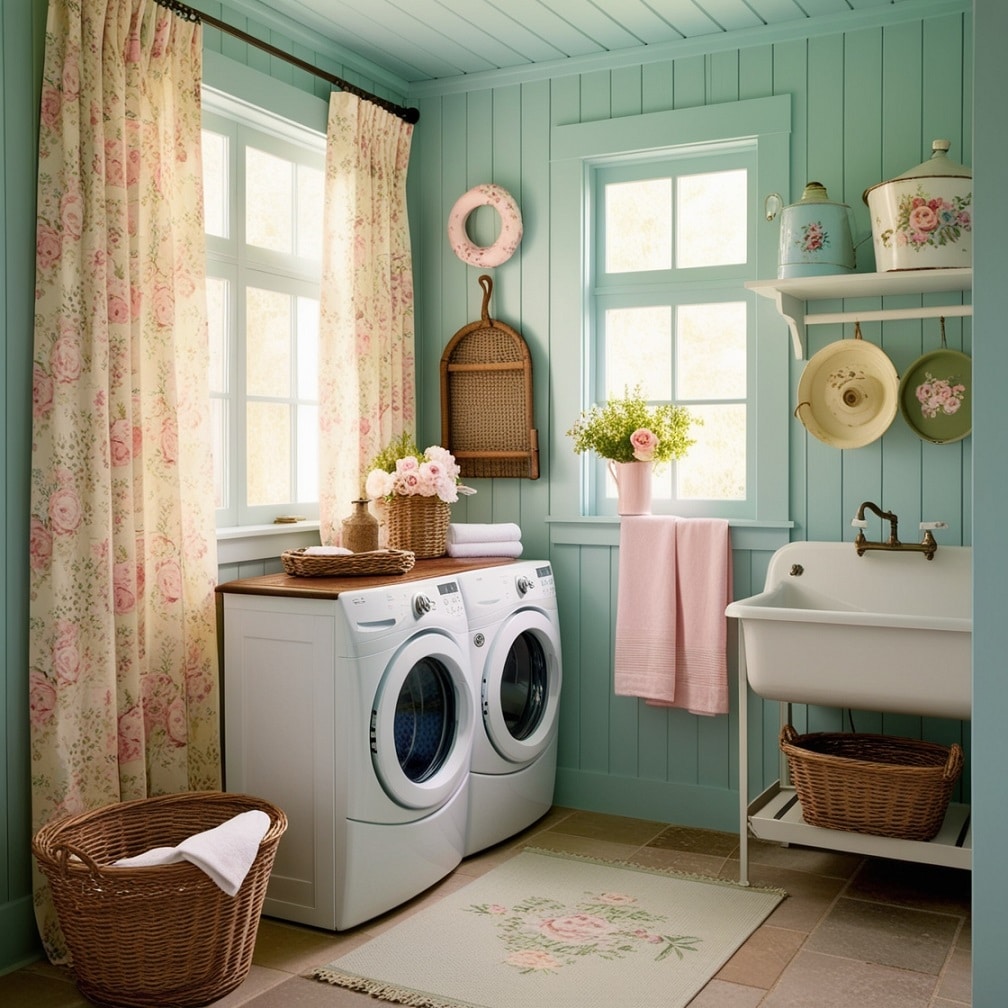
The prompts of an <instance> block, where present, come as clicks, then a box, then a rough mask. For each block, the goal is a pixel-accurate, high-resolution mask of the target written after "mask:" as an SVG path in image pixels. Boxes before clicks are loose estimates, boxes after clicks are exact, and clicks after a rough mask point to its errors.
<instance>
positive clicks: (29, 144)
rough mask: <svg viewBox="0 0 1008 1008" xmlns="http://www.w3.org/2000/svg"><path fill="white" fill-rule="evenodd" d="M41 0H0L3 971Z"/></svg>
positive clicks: (24, 919) (13, 819)
mask: <svg viewBox="0 0 1008 1008" xmlns="http://www.w3.org/2000/svg"><path fill="white" fill-rule="evenodd" d="M45 15H46V3H45V0H30V2H20V3H3V4H0V91H2V93H3V101H2V102H0V227H2V231H3V241H2V243H0V319H2V326H3V329H2V333H0V337H2V339H3V357H2V360H3V411H4V436H3V438H0V456H2V459H3V487H4V490H3V495H2V497H0V509H2V515H0V521H2V524H3V529H4V534H3V538H2V539H0V553H2V556H3V580H2V581H0V592H2V598H0V637H2V641H3V647H2V653H3V662H4V668H3V671H2V672H0V817H2V827H0V971H2V970H3V969H4V968H5V967H7V966H8V965H11V964H16V963H18V962H22V961H26V960H28V959H31V958H34V957H35V955H36V954H37V946H38V938H37V935H36V932H35V918H34V916H33V913H32V905H31V861H30V841H31V830H30V826H31V816H30V811H29V790H28V781H29V770H28V640H27V626H28V591H27V586H28V471H29V457H30V445H31V375H32V365H31V360H32V353H31V345H32V307H33V303H34V298H33V292H34V285H35V176H36V150H37V133H38V99H39V94H40V91H41V76H42V40H43V37H44V32H45Z"/></svg>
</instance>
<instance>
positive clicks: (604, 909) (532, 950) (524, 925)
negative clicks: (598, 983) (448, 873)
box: [466, 892, 702, 973]
mask: <svg viewBox="0 0 1008 1008" xmlns="http://www.w3.org/2000/svg"><path fill="white" fill-rule="evenodd" d="M466 912H467V913H475V914H479V915H480V916H484V917H487V918H490V919H492V920H493V926H494V927H495V928H496V930H497V937H498V939H499V940H500V943H501V944H502V945H503V954H502V956H501V961H502V962H503V963H505V964H506V965H508V966H513V967H514V968H515V969H517V970H519V971H520V972H522V973H556V972H558V971H559V970H560V969H561V968H562V967H564V966H573V965H575V964H576V963H577V962H578V961H579V960H583V959H585V958H586V957H589V958H590V957H594V958H597V959H609V960H611V959H623V958H625V957H627V956H631V955H635V954H646V955H647V956H649V957H650V958H653V959H654V960H655V961H659V960H661V959H665V958H667V957H668V956H670V955H671V954H672V953H675V955H676V956H677V957H678V958H679V959H682V958H683V953H685V952H696V951H698V948H697V946H698V944H699V943H700V942H701V941H702V939H701V938H698V937H696V936H695V935H676V934H670V933H669V931H670V930H671V928H670V926H669V925H670V923H671V922H670V921H669V919H668V918H667V917H666V916H665V915H664V914H659V913H652V912H651V911H649V910H645V909H644V908H643V907H642V906H640V904H639V900H638V899H637V897H635V896H631V895H629V894H627V893H621V892H602V893H591V892H586V893H585V894H584V898H583V899H582V900H580V901H578V903H577V904H576V905H574V906H570V905H567V904H563V903H559V902H557V901H556V900H553V899H549V898H546V897H542V896H529V897H527V898H526V899H524V900H522V901H521V902H519V903H515V904H514V905H512V906H510V907H505V906H502V905H501V904H499V903H480V904H472V905H470V906H469V907H467V908H466Z"/></svg>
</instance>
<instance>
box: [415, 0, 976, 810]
mask: <svg viewBox="0 0 1008 1008" xmlns="http://www.w3.org/2000/svg"><path fill="white" fill-rule="evenodd" d="M902 8H909V9H912V10H913V11H914V12H915V14H914V16H913V17H911V16H910V15H909V14H907V13H906V12H905V11H903V10H902ZM922 10H926V13H928V14H929V15H930V16H927V17H923V16H922V14H921V13H919V12H920V11H922ZM967 10H968V4H966V3H965V2H962V3H954V2H945V3H941V2H930V0H929V2H922V3H913V4H902V5H897V6H896V7H895V8H892V7H888V6H887V7H885V8H884V9H882V8H875V9H874V10H873V11H871V12H861V13H860V15H859V16H852V17H851V18H847V19H839V18H838V19H833V21H832V22H831V24H832V25H834V26H839V25H840V23H841V21H842V22H843V24H844V25H845V26H849V27H846V28H845V30H843V31H841V30H839V28H838V27H834V29H833V30H831V31H826V32H822V33H820V34H817V35H816V36H815V37H813V38H809V39H806V38H804V37H797V33H795V34H794V35H791V34H788V33H784V32H780V33H774V40H773V41H764V40H765V39H766V33H760V32H750V33H747V34H746V35H745V36H743V38H744V42H745V44H744V45H743V46H742V47H740V48H729V43H730V42H731V41H732V40H733V39H735V38H736V36H729V37H728V38H726V39H718V40H715V41H707V40H704V43H703V44H707V45H709V46H710V47H711V51H707V52H705V51H703V49H702V48H701V44H700V43H697V44H693V45H685V44H684V45H682V46H680V47H678V49H677V48H676V47H670V48H671V51H669V50H668V49H667V50H664V54H663V51H662V50H659V51H658V53H657V54H656V53H655V52H654V51H653V50H647V51H644V50H637V51H636V52H635V53H631V54H618V55H617V56H614V57H613V58H612V60H611V65H609V66H600V65H599V64H600V61H597V60H596V61H593V62H592V64H591V68H590V69H587V70H585V71H584V72H580V73H574V72H563V71H562V70H554V72H553V75H552V76H549V75H546V74H542V73H540V74H536V73H528V74H525V75H524V76H521V75H517V74H503V75H490V76H489V77H488V78H486V79H485V80H483V81H477V82H465V81H463V82H461V83H459V82H456V81H450V82H445V83H444V84H443V85H439V84H438V83H437V82H433V83H431V84H424V85H421V86H418V87H416V88H415V89H414V91H413V97H414V99H417V100H416V104H418V106H419V108H420V112H421V120H420V128H419V129H418V131H417V139H416V148H415V149H416V155H415V160H414V163H413V165H412V166H411V172H410V186H411V192H410V205H411V212H412V219H413V220H414V223H415V236H416V237H415V241H416V244H417V247H418V257H417V261H418V276H417V291H418V300H417V308H418V323H417V329H418V334H419V375H418V389H419V397H420V403H421V426H422V427H423V429H424V430H425V431H426V433H427V436H429V437H434V436H436V434H437V431H438V430H439V397H438V393H439V373H438V362H439V359H440V354H441V352H442V350H443V348H444V346H445V344H446V343H447V342H448V340H449V339H450V338H451V336H452V335H453V333H454V332H455V331H457V330H458V329H459V328H460V327H461V326H463V325H465V324H467V323H468V322H469V321H471V320H472V319H474V318H477V317H478V312H479V303H480V293H481V292H480V288H479V286H478V284H477V278H478V276H479V274H480V272H481V271H480V270H478V269H475V268H473V267H470V266H467V265H466V264H464V263H462V262H460V261H459V260H458V259H457V258H456V257H455V256H454V255H453V254H452V252H451V251H450V249H449V248H448V245H447V243H446V241H445V238H444V224H445V221H446V220H447V218H448V214H449V212H450V210H451V208H452V206H453V204H454V202H455V200H457V199H458V197H459V196H461V195H462V193H463V192H465V191H466V190H467V189H468V188H470V187H471V186H473V185H475V184H478V183H481V182H495V183H497V184H500V185H502V186H504V187H505V188H506V189H508V190H509V191H510V192H511V193H512V194H513V195H514V196H515V198H516V199H517V200H518V202H519V204H520V206H521V208H522V213H523V218H524V224H525V236H524V238H523V241H522V244H521V246H520V247H519V249H518V252H517V254H516V255H515V256H514V257H513V258H512V259H510V260H509V261H508V262H507V263H505V264H504V265H502V266H501V267H499V268H497V269H495V270H493V271H492V272H493V275H494V282H495V289H494V302H493V305H492V306H491V314H493V315H494V316H496V317H498V318H500V319H501V320H502V321H503V322H505V323H507V324H508V325H510V326H512V327H514V328H516V329H518V330H519V331H520V332H522V333H523V335H524V337H525V339H526V340H527V341H528V343H529V345H530V349H531V353H532V358H533V374H534V380H535V409H536V420H537V424H538V427H539V435H540V445H541V446H542V449H543V459H542V463H543V464H542V470H543V478H542V479H541V480H540V481H538V482H528V481H525V482H522V481H510V480H499V481H494V482H491V481H476V483H475V485H476V486H477V487H478V489H479V494H478V496H476V497H474V498H471V499H469V501H467V504H466V507H467V509H468V510H467V512H466V514H467V516H468V518H469V520H476V521H498V520H513V521H518V522H520V523H521V526H522V528H523V531H524V538H525V543H526V550H525V555H526V556H539V555H544V556H548V557H549V558H550V559H551V560H552V562H553V564H554V567H555V569H556V574H557V582H558V597H559V604H560V614H561V623H562V630H563V647H564V667H565V676H566V678H565V682H564V692H563V699H562V702H561V729H560V745H559V774H558V789H557V799H558V801H560V802H561V803H566V804H571V805H575V806H577V807H581V808H594V809H601V810H606V811H611V812H619V813H623V814H627V815H634V816H642V817H648V818H654V819H669V820H674V821H677V822H682V823H692V824H695V825H700V826H711V827H718V828H723V829H734V828H737V815H738V813H737V799H736V794H737V792H736V790H734V789H735V788H736V787H737V784H736V781H735V777H734V775H735V767H736V758H737V752H736V726H737V718H736V715H735V713H734V712H733V713H732V715H731V716H730V717H729V718H711V719H705V718H696V717H693V716H691V715H689V714H687V713H685V712H682V711H674V710H673V711H667V710H664V709H656V708H652V707H648V706H647V705H645V704H643V703H640V702H638V701H636V700H633V699H628V698H622V697H615V696H614V695H613V691H612V668H611V658H612V654H613V635H614V613H615V599H616V588H617V586H616V572H617V569H618V524H616V523H615V522H612V521H604V520H595V521H592V520H578V518H577V516H578V507H579V502H578V481H577V468H576V466H574V465H571V463H570V460H571V448H570V442H569V440H568V439H567V438H566V437H565V436H564V432H565V431H566V429H567V428H568V427H569V425H570V423H571V422H572V421H573V419H574V416H575V412H576V410H575V409H574V408H572V407H571V401H572V395H571V389H572V388H573V389H575V390H576V389H577V387H578V386H579V384H580V361H581V335H580V327H579V326H578V325H577V324H574V325H571V324H569V320H570V319H571V318H575V319H576V318H578V317H579V315H580V310H581V305H580V303H579V294H578V291H579V284H578V283H577V282H576V276H575V282H574V283H573V284H572V283H570V282H569V281H568V280H567V277H569V275H571V274H572V273H573V274H576V273H577V270H578V268H579V267H578V262H579V256H580V246H581V237H580V230H579V224H580V222H579V219H578V218H579V214H578V201H577V198H576V194H571V193H566V192H564V193H560V194H559V195H560V196H562V197H563V198H562V199H559V200H558V199H557V198H556V197H557V195H558V194H557V193H556V192H554V193H553V198H551V191H550V169H551V161H550V159H551V156H552V157H553V158H556V157H560V156H562V152H561V151H560V149H559V146H558V147H554V146H552V143H551V137H552V135H553V131H555V130H557V128H559V127H566V126H568V125H569V124H577V123H604V122H607V121H615V120H620V119H625V117H634V116H639V115H642V114H647V113H656V112H661V111H666V110H679V109H693V108H697V107H702V106H715V105H721V104H722V103H732V102H737V101H740V100H746V99H759V98H766V97H769V96H774V95H787V96H790V99H791V107H792V122H791V136H790V151H791V155H790V180H791V191H790V193H788V192H787V190H786V188H785V190H784V191H785V195H786V196H789V197H790V199H797V198H798V197H799V196H800V194H801V188H802V186H803V184H804V183H805V181H807V180H809V179H817V180H818V181H820V182H822V183H824V184H825V185H826V186H827V188H828V190H829V193H830V195H831V197H832V198H833V199H835V200H840V201H843V202H846V203H848V204H849V205H850V206H851V207H852V208H853V210H854V214H855V221H856V230H857V232H858V233H859V234H868V233H869V231H870V224H869V220H868V213H867V208H866V207H865V205H864V203H863V200H862V192H863V190H864V189H865V188H866V187H868V186H870V185H873V184H875V183H876V182H879V181H882V180H884V179H886V178H890V177H892V176H894V175H897V174H899V173H901V172H903V171H905V170H906V169H908V168H910V167H912V166H913V165H916V164H918V163H919V162H920V161H922V160H924V158H925V156H926V155H928V154H929V153H930V147H931V140H932V139H933V138H935V137H948V138H949V139H950V140H951V141H952V151H953V156H954V157H955V158H956V159H957V160H961V161H964V162H967V163H968V162H969V161H970V151H971V144H972V132H971V108H972V89H971V66H972V63H971V46H972V34H971V21H970V17H969V15H968V13H964V12H965V11H967ZM694 43H696V40H694ZM715 47H716V48H715ZM634 56H636V58H637V60H638V62H635V61H634ZM622 125H624V124H623V123H621V126H622ZM558 132H559V131H558ZM597 132H598V133H600V134H604V133H605V132H607V131H603V130H599V131H597ZM608 132H612V133H616V132H619V133H620V134H626V133H628V131H627V130H625V129H620V130H619V131H617V130H616V128H615V126H613V127H611V128H610V130H609V131H608ZM593 135H594V134H593ZM674 141H675V137H674V136H671V135H670V136H668V137H656V138H655V144H661V143H662V142H666V143H672V142H674ZM558 143H559V141H558ZM782 174H783V173H782ZM569 175H570V173H568V176H569ZM760 185H761V186H762V185H764V180H763V179H762V178H761V179H760ZM786 185H787V179H786V177H784V178H782V179H777V178H774V179H768V180H766V186H767V189H766V191H772V190H774V189H781V188H784V187H786ZM480 213H484V211H481V212H480ZM480 213H477V214H476V215H474V218H473V219H472V227H471V229H470V230H471V231H472V232H473V237H474V239H475V240H477V241H478V242H479V243H481V244H486V243H488V242H489V241H491V240H492V239H493V237H494V233H495V232H494V228H495V225H496V218H495V216H494V215H492V214H491V213H490V211H485V215H484V216H483V217H481V216H480ZM753 217H754V220H755V221H756V226H758V227H762V228H768V229H774V235H771V240H775V233H776V228H777V227H778V225H777V224H776V223H774V224H768V223H766V222H764V221H763V217H762V214H760V213H758V211H756V212H754V214H753ZM858 268H859V269H860V270H861V271H865V272H872V271H874V269H875V264H874V261H873V254H872V250H871V243H870V241H869V242H868V243H866V244H864V245H862V246H861V249H860V254H859V262H858ZM765 275H766V276H772V275H773V268H771V270H770V272H768V273H766V274H765ZM754 279H756V278H755V277H754ZM879 302H880V299H877V298H876V299H867V300H865V301H848V302H847V304H846V305H845V307H846V308H858V307H863V308H865V309H866V310H867V309H869V308H879V307H887V308H891V307H907V306H912V305H914V304H917V305H919V304H920V303H921V299H920V297H919V296H917V297H904V298H895V297H894V298H886V299H885V304H884V305H882V304H880V303H879ZM938 303H941V302H938ZM822 307H823V309H824V310H826V309H829V308H839V307H840V306H839V305H823V306H822ZM862 328H863V332H864V337H865V338H866V339H868V340H871V341H873V342H879V343H881V345H882V346H883V347H884V348H885V350H886V351H887V353H888V354H889V355H890V356H891V358H892V359H893V361H894V363H895V365H896V367H897V370H899V371H902V370H903V369H905V367H906V366H907V365H908V364H910V363H911V362H912V361H913V360H915V359H916V358H917V357H919V356H920V355H921V354H922V353H923V352H924V351H925V350H930V349H936V348H937V347H938V346H939V328H938V323H937V321H936V320H934V319H932V320H926V321H920V320H910V321H899V322H887V323H885V324H884V325H883V324H882V323H878V322H872V323H865V324H864V325H863V327H862ZM809 332H810V339H809V347H808V353H809V354H812V353H814V352H815V351H816V350H818V349H819V348H820V347H822V346H824V345H826V344H827V343H830V342H833V341H834V340H838V339H841V338H844V337H848V338H849V337H851V336H853V332H852V331H851V328H850V327H849V326H848V327H847V329H846V331H845V330H844V329H843V327H841V326H839V325H827V326H815V327H812V328H810V330H809ZM947 334H948V341H949V345H951V346H953V347H956V348H962V349H965V350H966V351H967V352H969V351H970V349H971V342H972V341H971V326H970V324H969V321H968V320H966V321H965V322H964V321H962V320H952V319H950V320H948V323H947ZM760 341H761V343H762V345H763V347H764V350H763V353H762V354H761V356H760V361H759V366H760V367H761V368H772V369H776V368H783V369H785V370H786V371H787V372H788V374H787V377H788V380H789V381H790V383H791V388H790V395H789V399H790V401H792V402H793V401H795V397H794V392H795V391H796V389H797V383H798V379H799V377H800V375H801V372H802V370H803V368H804V366H805V361H797V360H795V359H794V358H793V356H792V355H791V354H790V352H789V341H788V336H787V334H786V330H785V327H784V324H783V322H781V321H780V320H777V324H776V327H774V326H773V325H772V324H771V326H770V331H763V329H762V328H761V331H760ZM782 351H783V352H782ZM573 401H574V402H575V403H576V401H577V398H576V394H575V395H574V396H573ZM561 404H562V405H561ZM778 444H779V447H778V449H777V454H776V457H773V458H770V457H762V458H760V460H759V464H760V466H761V467H765V466H768V465H771V464H772V465H773V466H775V467H778V468H779V471H780V473H781V479H782V480H786V481H787V482H788V488H787V494H786V495H785V497H784V499H785V500H788V501H789V504H788V506H787V507H786V508H785V507H781V512H782V513H779V514H768V515H765V517H767V518H768V519H771V520H773V519H776V520H777V524H773V523H772V521H771V523H770V524H765V525H759V526H752V525H739V526H735V527H733V531H732V539H733V546H734V555H735V563H734V581H735V584H734V588H735V594H736V596H737V597H742V596H744V595H745V594H748V593H750V592H751V591H752V590H755V589H758V588H759V587H761V585H762V579H763V577H764V574H765V570H766V563H767V559H768V557H769V555H770V553H771V552H772V551H773V549H775V548H776V547H777V546H779V545H780V544H781V543H782V542H784V541H786V540H787V538H788V537H789V536H790V537H793V538H796V539H806V538H810V539H827V540H842V539H845V538H846V539H849V538H851V532H850V519H851V517H852V516H853V514H854V512H855V510H856V508H857V505H858V503H859V502H860V501H862V500H865V499H872V500H876V501H881V502H882V503H884V505H885V506H886V507H887V508H889V509H892V510H893V511H895V512H896V513H897V514H899V516H900V518H901V523H902V527H903V528H904V529H910V530H914V529H916V527H917V524H918V523H919V522H920V521H921V520H923V519H936V520H937V519H940V520H944V521H946V522H948V523H949V529H948V530H947V531H946V532H943V533H942V540H943V541H944V542H946V543H969V542H970V541H971V534H972V528H971V502H970V478H971V468H970V467H971V441H970V440H969V439H967V440H966V441H964V442H961V443H959V444H954V445H943V446H935V445H930V444H925V443H923V442H921V441H920V440H919V439H918V438H917V437H916V436H915V435H913V434H912V432H911V431H910V429H909V428H908V427H907V425H906V424H904V423H903V422H902V421H901V420H898V421H897V422H896V423H895V424H894V425H893V426H892V428H891V429H890V431H889V432H887V433H886V435H885V436H884V437H883V438H882V439H881V440H880V441H878V442H876V443H874V444H872V445H870V446H867V447H865V448H862V449H859V450H857V451H847V452H839V451H837V450H835V449H833V448H830V447H828V446H826V445H824V444H822V443H821V442H819V441H817V440H815V439H814V438H812V437H810V436H808V435H806V433H805V430H804V428H803V427H802V426H801V424H800V423H799V422H798V421H797V420H795V419H793V418H791V419H790V430H789V431H788V429H787V428H786V427H784V428H783V431H782V436H781V437H780V438H779V439H778ZM785 510H786V511H787V513H783V512H784V511H785ZM788 520H790V521H791V522H793V528H792V529H790V530H789V529H788V528H787V527H786V524H785V523H786V522H787V521H788ZM732 654H733V655H734V651H732ZM750 706H751V710H750V722H751V723H754V724H755V725H756V727H757V729H758V731H757V738H760V739H761V741H762V748H761V749H760V750H759V751H760V752H762V757H763V759H762V765H759V762H760V761H758V760H755V761H754V764H755V766H754V769H753V775H754V780H753V781H752V782H751V786H758V785H759V784H760V783H761V781H762V778H763V777H764V776H766V775H767V774H770V773H773V776H774V777H776V766H777V764H776V745H775V743H776V736H777V731H778V717H779V711H778V707H777V705H776V704H771V705H765V706H764V705H763V704H761V703H760V702H758V701H750ZM808 724H809V727H810V728H813V729H817V730H827V729H830V728H833V727H839V726H840V713H839V712H838V711H831V710H822V709H816V710H813V711H811V712H809V722H808ZM857 725H858V728H859V730H863V731H873V730H874V731H882V730H885V731H889V732H893V733H897V734H907V735H919V734H922V733H926V734H927V736H928V737H931V738H934V739H936V740H942V741H953V740H954V741H962V742H968V738H966V736H967V734H968V732H967V730H966V728H965V727H964V726H963V725H961V724H959V723H958V722H955V723H953V722H944V721H928V722H927V723H924V722H922V719H920V718H908V717H897V716H886V717H884V718H883V717H881V716H878V715H868V714H865V715H859V717H858V721H857ZM753 745H754V748H758V747H759V746H760V742H758V741H757V742H754V743H753ZM965 786H966V787H968V776H967V780H966V784H965Z"/></svg>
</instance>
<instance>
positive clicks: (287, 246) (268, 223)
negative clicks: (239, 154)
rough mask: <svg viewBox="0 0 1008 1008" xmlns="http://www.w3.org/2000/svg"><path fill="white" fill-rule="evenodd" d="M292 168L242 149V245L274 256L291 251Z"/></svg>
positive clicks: (266, 155)
mask: <svg viewBox="0 0 1008 1008" xmlns="http://www.w3.org/2000/svg"><path fill="white" fill-rule="evenodd" d="M293 207H294V165H293V164H292V163H291V162H290V161H288V160H286V158H278V157H274V156H273V155H272V154H267V153H266V152H265V151H261V150H257V149H256V148H255V147H246V148H245V241H246V242H248V244H249V245H256V246H258V247H259V248H265V249H272V251H274V252H292V251H293V249H294V214H293Z"/></svg>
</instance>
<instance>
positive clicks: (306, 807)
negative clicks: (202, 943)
mask: <svg viewBox="0 0 1008 1008" xmlns="http://www.w3.org/2000/svg"><path fill="white" fill-rule="evenodd" d="M223 605H224V656H225V658H224V693H223V695H224V778H225V787H226V788H227V790H228V791H240V792H245V793H248V794H254V795H260V796H262V797H264V798H266V799H267V800H269V801H272V802H274V803H275V804H276V805H279V806H280V808H282V809H283V810H284V811H285V812H286V813H287V832H286V833H285V834H284V837H283V840H282V842H281V843H280V845H279V846H278V848H277V854H276V861H275V862H274V865H273V871H272V874H271V875H270V882H269V888H268V890H267V893H266V900H265V903H264V906H263V912H264V913H265V914H266V915H267V916H270V917H280V918H282V919H284V920H291V921H298V922H300V923H302V924H311V925H314V926H316V927H324V928H330V929H331V928H333V927H334V926H335V923H334V922H335V918H336V893H337V891H338V885H339V879H338V878H337V867H336V865H337V858H336V853H335V851H336V845H337V843H338V842H339V837H338V836H337V826H336V807H337V789H338V788H339V786H340V780H339V779H338V778H337V775H336V767H337V765H343V763H344V756H343V752H342V746H343V743H344V740H343V739H341V738H338V737H336V735H335V734H334V731H333V725H334V722H335V715H334V709H335V703H336V697H335V676H334V649H335V639H336V603H335V602H334V601H325V600H320V599H297V598H278V597H271V596H266V595H262V596H258V595H242V594H225V595H224V603H223Z"/></svg>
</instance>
